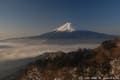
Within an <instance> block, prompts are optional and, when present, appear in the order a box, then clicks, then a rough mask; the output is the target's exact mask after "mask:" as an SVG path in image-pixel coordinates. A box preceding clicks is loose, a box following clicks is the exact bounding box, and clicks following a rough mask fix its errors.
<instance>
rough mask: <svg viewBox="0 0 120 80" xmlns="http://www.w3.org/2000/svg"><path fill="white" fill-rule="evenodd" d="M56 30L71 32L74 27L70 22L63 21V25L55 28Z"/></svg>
mask: <svg viewBox="0 0 120 80" xmlns="http://www.w3.org/2000/svg"><path fill="white" fill-rule="evenodd" d="M55 31H56V32H65V31H66V32H73V31H75V29H74V28H73V27H72V25H71V23H68V22H67V23H65V24H64V25H62V26H60V27H58V28H57V29H55Z"/></svg>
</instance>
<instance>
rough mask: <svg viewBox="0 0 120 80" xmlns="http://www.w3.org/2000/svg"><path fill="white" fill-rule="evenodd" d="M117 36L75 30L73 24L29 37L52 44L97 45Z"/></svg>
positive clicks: (66, 24)
mask: <svg viewBox="0 0 120 80" xmlns="http://www.w3.org/2000/svg"><path fill="white" fill-rule="evenodd" d="M116 37H118V36H116V35H109V34H104V33H99V32H94V31H89V30H77V29H76V30H75V29H74V28H73V27H72V26H71V23H65V24H64V25H62V26H60V27H58V28H56V29H54V30H53V31H51V32H47V33H44V34H42V35H38V36H32V37H29V39H37V40H44V41H45V43H50V44H54V43H55V44H62V43H63V44H75V43H97V42H102V41H104V40H109V39H113V38H116Z"/></svg>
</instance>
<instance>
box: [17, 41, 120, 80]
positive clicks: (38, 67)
mask: <svg viewBox="0 0 120 80" xmlns="http://www.w3.org/2000/svg"><path fill="white" fill-rule="evenodd" d="M118 43H120V42H119V39H115V40H108V41H105V42H103V43H102V44H101V45H100V46H99V47H97V48H95V49H79V50H77V51H73V52H69V53H64V52H56V53H45V54H43V55H41V56H39V57H40V59H39V60H37V61H36V62H34V63H31V64H29V65H28V67H27V68H26V69H25V71H24V72H23V73H22V75H21V76H20V78H19V80H82V79H80V78H81V77H82V78H83V79H84V78H85V77H86V76H87V77H89V79H91V77H94V76H96V77H97V78H98V77H100V78H101V79H102V78H103V77H109V76H111V75H112V77H115V74H114V73H113V72H112V70H113V66H112V65H111V64H110V62H111V61H112V60H113V59H116V58H117V59H118V58H120V46H118V45H117V44H118ZM117 75H118V76H119V77H120V75H119V73H118V74H117Z"/></svg>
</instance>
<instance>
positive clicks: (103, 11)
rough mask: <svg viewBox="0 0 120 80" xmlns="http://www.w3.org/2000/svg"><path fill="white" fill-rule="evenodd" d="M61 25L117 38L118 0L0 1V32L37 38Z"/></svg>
mask: <svg viewBox="0 0 120 80" xmlns="http://www.w3.org/2000/svg"><path fill="white" fill-rule="evenodd" d="M65 22H71V23H72V24H73V26H74V28H76V29H79V30H92V31H97V32H103V33H109V34H117V35H120V0H0V33H5V34H15V35H22V36H26V35H27V36H30V35H38V34H42V33H45V32H49V31H51V30H53V29H54V28H56V27H59V26H60V25H62V24H64V23H65Z"/></svg>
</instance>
